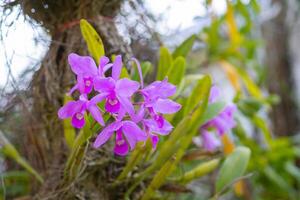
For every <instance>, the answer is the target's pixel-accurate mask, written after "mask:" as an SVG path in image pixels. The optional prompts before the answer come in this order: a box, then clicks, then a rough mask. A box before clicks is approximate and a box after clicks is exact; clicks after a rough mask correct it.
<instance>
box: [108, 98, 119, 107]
mask: <svg viewBox="0 0 300 200" xmlns="http://www.w3.org/2000/svg"><path fill="white" fill-rule="evenodd" d="M108 102H109V104H110V105H112V106H114V105H116V104H117V103H118V102H119V101H118V99H109V100H108Z"/></svg>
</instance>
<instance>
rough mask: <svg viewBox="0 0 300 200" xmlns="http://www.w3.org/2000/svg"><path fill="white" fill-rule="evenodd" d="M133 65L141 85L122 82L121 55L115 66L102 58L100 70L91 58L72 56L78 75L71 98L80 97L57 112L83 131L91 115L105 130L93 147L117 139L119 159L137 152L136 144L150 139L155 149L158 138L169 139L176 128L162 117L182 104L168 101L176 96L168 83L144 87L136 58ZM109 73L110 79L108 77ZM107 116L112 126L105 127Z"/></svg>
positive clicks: (69, 60)
mask: <svg viewBox="0 0 300 200" xmlns="http://www.w3.org/2000/svg"><path fill="white" fill-rule="evenodd" d="M133 61H134V62H136V64H137V67H138V71H139V75H140V83H138V82H136V81H133V80H130V79H128V78H120V74H121V70H122V66H123V63H122V57H121V56H120V55H118V56H116V57H115V59H114V62H113V63H110V60H109V58H107V57H105V56H103V57H101V58H100V62H99V63H100V64H99V66H98V67H97V66H96V64H95V62H94V60H93V59H92V58H91V57H89V56H79V55H77V54H74V53H71V54H70V55H69V57H68V62H69V64H70V66H71V69H72V71H73V72H74V73H75V74H76V77H77V83H76V84H75V86H74V87H73V88H72V89H71V90H70V92H69V95H71V94H72V93H73V92H74V91H76V90H78V91H79V93H80V96H79V99H78V100H76V101H70V102H68V103H67V104H66V105H64V106H63V107H61V108H60V109H59V111H58V116H59V118H61V119H65V118H71V123H72V125H73V126H74V127H75V128H82V127H83V126H84V124H85V118H84V115H85V113H88V114H90V115H91V116H92V117H93V118H94V119H95V121H96V122H97V123H99V124H100V125H101V126H103V127H104V128H103V129H102V131H101V132H100V133H99V135H98V136H97V138H96V140H95V142H94V144H93V146H94V147H95V148H98V147H100V146H102V145H103V144H104V143H106V142H107V141H108V140H109V139H110V138H111V137H112V136H113V135H115V148H114V152H115V153H116V154H117V155H126V154H127V153H128V151H129V149H130V150H132V149H134V148H135V145H136V143H137V142H140V141H146V140H148V139H149V140H151V142H152V147H153V148H156V145H157V142H158V140H159V137H158V135H167V134H169V133H170V131H171V130H172V128H173V127H172V125H171V124H170V123H169V122H168V121H167V120H166V119H165V118H164V117H163V114H171V113H175V112H177V111H178V110H180V108H181V105H180V104H178V103H176V102H174V101H172V100H170V99H169V97H171V96H172V95H174V94H175V92H176V87H175V86H174V85H172V84H170V83H169V82H168V80H167V79H165V80H163V81H155V82H153V83H151V84H149V85H148V86H146V87H144V84H143V77H142V72H141V68H140V65H139V63H138V61H137V60H136V59H135V58H133ZM110 69H111V73H110V74H111V76H106V75H105V74H107V73H106V72H107V71H108V70H110ZM93 94H95V95H93ZM136 94H138V95H136ZM135 95H136V96H139V97H140V98H139V101H138V102H134V101H133V99H134V98H133V97H134V96H135ZM89 97H91V98H89ZM102 101H104V102H105V104H104V108H103V109H100V107H99V106H98V104H99V103H100V102H102ZM104 113H109V114H110V116H111V118H112V119H113V122H111V123H110V124H108V125H105V121H104V119H103V117H102V116H103V114H104Z"/></svg>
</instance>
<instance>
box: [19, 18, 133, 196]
mask: <svg viewBox="0 0 300 200" xmlns="http://www.w3.org/2000/svg"><path fill="white" fill-rule="evenodd" d="M92 25H93V26H94V28H95V29H96V31H97V32H98V33H99V35H100V36H101V38H102V40H103V43H104V45H105V50H106V55H107V56H110V55H112V54H122V55H123V58H125V60H126V58H129V56H131V50H130V47H129V46H127V45H126V44H125V43H124V41H123V40H122V38H121V37H120V35H119V33H118V31H117V29H116V26H115V23H114V21H113V20H111V19H107V18H104V17H97V18H96V19H95V20H93V23H92ZM71 52H76V53H78V54H80V55H88V51H87V46H86V43H85V42H84V40H83V38H82V35H81V32H80V28H79V25H78V24H77V25H75V26H72V27H69V28H67V29H65V30H63V31H62V32H58V33H56V34H54V35H53V37H52V42H51V45H50V48H49V50H48V52H47V54H46V56H45V58H44V60H43V62H42V66H41V68H40V69H39V70H38V71H37V72H36V73H35V74H34V77H33V80H32V96H33V117H34V118H33V120H34V122H32V121H31V122H30V124H34V126H32V127H31V129H30V131H28V135H27V136H28V137H27V138H26V140H25V144H26V146H27V147H26V148H27V149H28V151H27V152H28V153H29V155H28V158H29V160H30V162H31V163H32V165H33V166H34V167H35V168H36V169H37V170H38V171H39V172H41V173H42V175H43V177H44V178H45V180H46V181H45V183H44V184H43V185H42V187H40V188H38V187H37V188H36V189H35V190H34V191H39V194H38V195H37V196H36V199H44V198H45V199H46V198H47V199H75V197H76V198H79V199H118V195H120V194H118V192H115V191H114V192H112V191H110V190H109V188H107V183H108V182H110V181H111V179H112V178H113V177H114V176H116V174H118V173H119V171H120V169H121V166H122V165H123V164H124V160H118V159H115V158H110V157H112V154H111V153H110V152H112V151H111V150H108V151H105V149H104V150H103V149H101V150H93V149H89V150H88V151H86V152H87V153H86V156H85V158H84V163H85V164H84V166H85V168H86V169H85V170H84V171H83V172H81V175H82V176H80V177H79V178H78V179H80V180H76V181H74V182H73V183H72V184H71V185H69V186H67V187H64V188H62V187H63V186H62V185H61V181H62V175H63V174H62V173H63V167H64V164H65V163H66V156H67V152H68V150H67V148H66V145H65V141H64V139H63V138H64V137H63V128H62V122H61V120H59V119H58V117H57V110H58V109H59V108H60V107H61V106H62V105H63V99H64V95H65V93H66V92H67V90H68V89H69V88H70V87H71V86H72V85H73V84H74V82H75V76H74V74H73V73H71V70H70V66H69V65H68V63H67V56H68V54H69V53H71ZM97 163H98V164H97ZM119 192H122V189H121V188H120V190H119Z"/></svg>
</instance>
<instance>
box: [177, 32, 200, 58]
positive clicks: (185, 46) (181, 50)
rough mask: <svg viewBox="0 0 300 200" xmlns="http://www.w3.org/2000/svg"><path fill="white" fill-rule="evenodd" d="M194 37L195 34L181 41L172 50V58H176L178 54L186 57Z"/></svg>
mask: <svg viewBox="0 0 300 200" xmlns="http://www.w3.org/2000/svg"><path fill="white" fill-rule="evenodd" d="M195 39H196V35H191V36H190V37H189V38H187V39H186V40H185V41H183V42H182V43H181V44H180V45H179V46H178V47H177V48H176V49H175V51H174V52H173V58H177V57H178V56H182V57H186V56H187V54H188V53H189V52H190V50H191V49H192V47H193V45H194V42H195Z"/></svg>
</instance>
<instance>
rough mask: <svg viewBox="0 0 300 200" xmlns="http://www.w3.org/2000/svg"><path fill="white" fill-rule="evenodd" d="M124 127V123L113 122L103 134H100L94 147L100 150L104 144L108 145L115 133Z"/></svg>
mask: <svg viewBox="0 0 300 200" xmlns="http://www.w3.org/2000/svg"><path fill="white" fill-rule="evenodd" d="M121 126H122V122H113V123H111V124H110V125H108V126H107V127H106V128H104V129H103V130H102V131H101V133H99V134H98V136H97V138H96V140H95V142H94V144H93V146H94V147H95V148H98V147H100V146H102V145H103V144H104V143H106V142H107V141H108V140H109V138H110V137H111V136H112V134H113V133H114V131H117V130H118V129H120V128H121Z"/></svg>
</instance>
